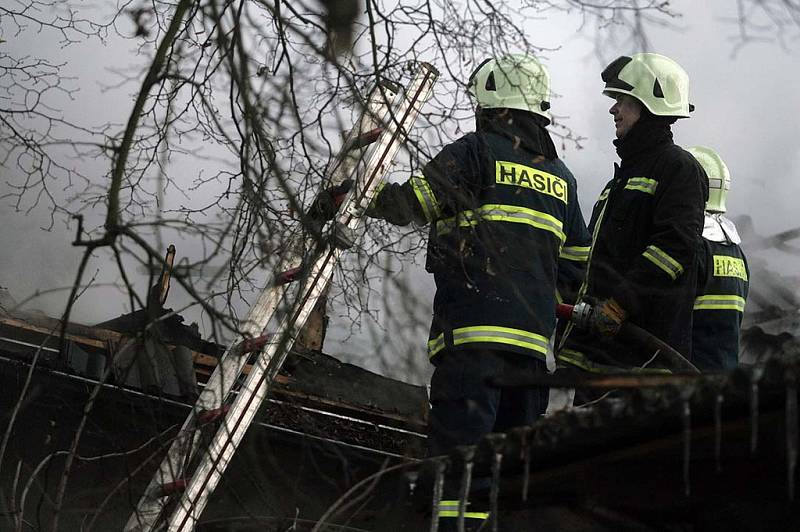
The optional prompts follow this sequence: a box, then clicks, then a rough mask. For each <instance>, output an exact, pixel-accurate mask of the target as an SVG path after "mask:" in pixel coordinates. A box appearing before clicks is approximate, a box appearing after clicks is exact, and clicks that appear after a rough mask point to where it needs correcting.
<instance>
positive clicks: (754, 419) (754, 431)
mask: <svg viewBox="0 0 800 532" xmlns="http://www.w3.org/2000/svg"><path fill="white" fill-rule="evenodd" d="M763 373H764V368H763V367H759V366H754V367H753V369H752V371H751V372H750V453H751V454H755V452H756V449H757V448H758V381H759V380H761V375H762V374H763Z"/></svg>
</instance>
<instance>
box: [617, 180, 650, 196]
mask: <svg viewBox="0 0 800 532" xmlns="http://www.w3.org/2000/svg"><path fill="white" fill-rule="evenodd" d="M657 186H658V181H656V180H655V179H648V178H646V177H632V178H630V179H628V182H627V183H626V184H625V190H638V191H639V192H644V193H645V194H650V195H651V196H652V195H654V194H655V193H656V187H657Z"/></svg>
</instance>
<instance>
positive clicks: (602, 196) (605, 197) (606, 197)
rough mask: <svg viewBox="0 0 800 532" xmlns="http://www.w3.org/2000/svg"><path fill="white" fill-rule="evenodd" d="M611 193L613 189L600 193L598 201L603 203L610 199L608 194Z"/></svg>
mask: <svg viewBox="0 0 800 532" xmlns="http://www.w3.org/2000/svg"><path fill="white" fill-rule="evenodd" d="M610 192H611V189H610V188H607V189H605V190H604V191H602V192H601V193H600V196H599V197H598V198H597V201H603V200H605V199H608V194H609V193H610Z"/></svg>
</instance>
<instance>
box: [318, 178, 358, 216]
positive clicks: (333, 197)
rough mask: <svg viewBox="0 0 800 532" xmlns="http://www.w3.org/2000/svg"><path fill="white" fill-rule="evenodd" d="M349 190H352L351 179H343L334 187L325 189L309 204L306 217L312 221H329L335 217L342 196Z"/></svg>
mask: <svg viewBox="0 0 800 532" xmlns="http://www.w3.org/2000/svg"><path fill="white" fill-rule="evenodd" d="M351 188H353V180H352V179H345V180H344V181H342V182H341V183H340V184H338V185H336V186H333V187H328V188H326V189H325V190H323V191H322V192H320V193H319V195H318V196H317V199H315V200H314V203H312V204H311V207H310V208H309V209H308V215H309V216H310V217H311V218H312V219H313V220H330V219H331V218H333V217H334V216H336V211H338V210H339V205H341V203H342V199H343V198H344V195H345V194H347V193H348V192H350V189H351Z"/></svg>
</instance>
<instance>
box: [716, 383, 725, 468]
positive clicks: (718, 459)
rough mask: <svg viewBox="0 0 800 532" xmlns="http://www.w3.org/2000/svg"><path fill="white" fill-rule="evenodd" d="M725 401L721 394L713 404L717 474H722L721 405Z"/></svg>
mask: <svg viewBox="0 0 800 532" xmlns="http://www.w3.org/2000/svg"><path fill="white" fill-rule="evenodd" d="M724 401H725V397H723V395H722V393H719V394H717V400H716V402H715V403H714V458H715V462H716V464H717V473H721V472H722V459H721V455H722V403H723V402H724Z"/></svg>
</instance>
